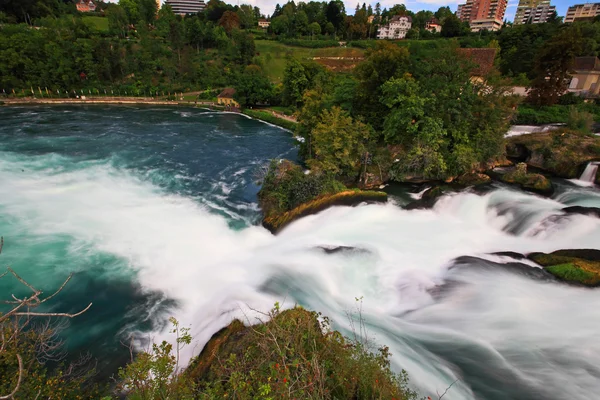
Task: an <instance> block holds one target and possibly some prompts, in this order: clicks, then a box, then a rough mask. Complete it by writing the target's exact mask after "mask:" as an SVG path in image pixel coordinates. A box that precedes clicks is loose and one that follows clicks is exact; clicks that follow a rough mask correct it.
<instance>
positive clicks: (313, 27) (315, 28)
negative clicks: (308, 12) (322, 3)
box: [308, 22, 321, 39]
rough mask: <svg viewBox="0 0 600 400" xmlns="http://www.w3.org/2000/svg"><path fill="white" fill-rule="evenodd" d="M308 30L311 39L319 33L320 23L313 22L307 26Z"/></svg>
mask: <svg viewBox="0 0 600 400" xmlns="http://www.w3.org/2000/svg"><path fill="white" fill-rule="evenodd" d="M308 31H309V32H310V37H311V39H314V37H315V35H320V34H321V25H319V23H318V22H313V23H312V24H310V25H309V26H308Z"/></svg>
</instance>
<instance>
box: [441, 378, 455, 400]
mask: <svg viewBox="0 0 600 400" xmlns="http://www.w3.org/2000/svg"><path fill="white" fill-rule="evenodd" d="M456 382H458V379H457V380H455V381H454V382H452V383H451V384H450V386H448V387H447V388H446V390H445V391H444V393H442V395H441V396H440V394H439V393H438V392H437V390H436V393H437V395H438V400H441V398H442V397H444V396H445V395H446V393H448V390H450V388H451V387H452V386H454V384H455V383H456Z"/></svg>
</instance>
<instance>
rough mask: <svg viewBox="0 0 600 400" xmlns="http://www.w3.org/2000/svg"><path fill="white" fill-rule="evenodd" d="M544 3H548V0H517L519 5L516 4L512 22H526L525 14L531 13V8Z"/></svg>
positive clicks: (518, 23) (519, 23)
mask: <svg viewBox="0 0 600 400" xmlns="http://www.w3.org/2000/svg"><path fill="white" fill-rule="evenodd" d="M545 5H550V0H519V5H518V6H517V11H516V12H515V19H514V21H513V24H515V25H521V24H525V23H527V18H526V17H525V14H531V9H532V8H536V7H538V6H545ZM523 21H525V22H523Z"/></svg>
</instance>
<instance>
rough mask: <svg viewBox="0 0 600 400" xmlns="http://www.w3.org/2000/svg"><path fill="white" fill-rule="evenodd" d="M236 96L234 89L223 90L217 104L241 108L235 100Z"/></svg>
mask: <svg viewBox="0 0 600 400" xmlns="http://www.w3.org/2000/svg"><path fill="white" fill-rule="evenodd" d="M234 95H235V89H234V88H226V89H223V91H222V92H221V93H220V94H219V95H218V96H217V104H219V105H222V106H225V107H228V108H240V104H239V103H238V102H237V101H235V99H234V98H233V96H234Z"/></svg>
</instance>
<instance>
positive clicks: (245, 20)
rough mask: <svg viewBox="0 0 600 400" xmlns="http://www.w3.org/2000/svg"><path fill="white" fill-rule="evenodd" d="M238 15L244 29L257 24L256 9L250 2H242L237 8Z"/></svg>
mask: <svg viewBox="0 0 600 400" xmlns="http://www.w3.org/2000/svg"><path fill="white" fill-rule="evenodd" d="M237 16H238V18H239V20H240V25H241V27H242V28H243V29H251V28H253V27H254V26H255V25H256V19H255V15H254V9H253V8H252V6H250V5H248V4H242V5H241V6H240V8H238V10H237Z"/></svg>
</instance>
